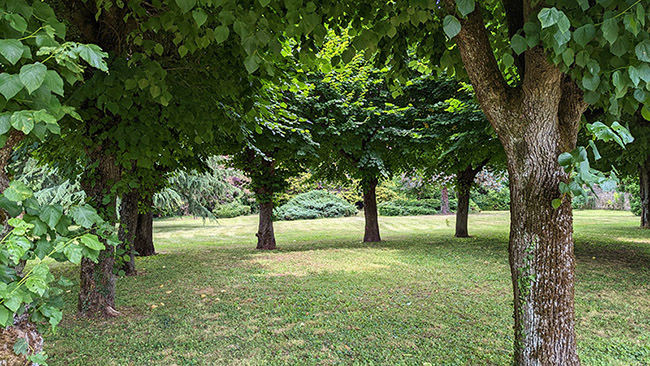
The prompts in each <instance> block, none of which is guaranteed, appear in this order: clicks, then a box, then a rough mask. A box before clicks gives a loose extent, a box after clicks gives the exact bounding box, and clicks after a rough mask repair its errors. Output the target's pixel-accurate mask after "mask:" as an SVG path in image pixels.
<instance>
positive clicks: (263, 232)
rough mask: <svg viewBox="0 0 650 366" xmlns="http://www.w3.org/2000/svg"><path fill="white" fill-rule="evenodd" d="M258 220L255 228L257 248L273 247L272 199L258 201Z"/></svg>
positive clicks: (267, 248)
mask: <svg viewBox="0 0 650 366" xmlns="http://www.w3.org/2000/svg"><path fill="white" fill-rule="evenodd" d="M259 218H260V221H259V226H258V229H257V234H256V235H257V249H262V250H272V249H275V248H276V246H275V234H274V233H273V201H269V202H262V203H260V215H259Z"/></svg>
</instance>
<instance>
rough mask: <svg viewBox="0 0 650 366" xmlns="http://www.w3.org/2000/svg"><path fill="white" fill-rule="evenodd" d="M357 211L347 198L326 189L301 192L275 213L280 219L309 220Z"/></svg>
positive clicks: (347, 214)
mask: <svg viewBox="0 0 650 366" xmlns="http://www.w3.org/2000/svg"><path fill="white" fill-rule="evenodd" d="M356 213H357V208H356V207H354V205H352V204H351V203H349V202H347V201H346V200H344V199H342V198H340V197H338V196H336V195H335V194H333V193H330V192H328V191H326V190H322V189H319V190H313V191H309V192H306V193H301V194H299V195H297V196H295V197H293V198H291V199H290V200H289V201H288V202H287V203H285V204H284V205H282V206H280V207H278V208H277V209H276V210H275V212H274V215H275V217H276V218H277V219H279V220H307V219H320V218H327V217H347V216H352V215H355V214H356Z"/></svg>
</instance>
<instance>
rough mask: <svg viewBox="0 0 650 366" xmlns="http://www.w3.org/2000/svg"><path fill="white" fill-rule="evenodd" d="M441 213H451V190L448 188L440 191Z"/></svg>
mask: <svg viewBox="0 0 650 366" xmlns="http://www.w3.org/2000/svg"><path fill="white" fill-rule="evenodd" d="M440 213H441V214H443V215H449V214H450V213H451V211H450V210H449V190H448V189H447V187H446V186H445V187H442V189H441V190H440Z"/></svg>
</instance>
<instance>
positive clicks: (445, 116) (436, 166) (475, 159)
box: [397, 75, 505, 237]
mask: <svg viewBox="0 0 650 366" xmlns="http://www.w3.org/2000/svg"><path fill="white" fill-rule="evenodd" d="M397 103H399V105H408V106H410V107H411V108H412V109H413V112H414V115H415V119H416V121H417V122H419V123H421V124H422V125H423V126H424V127H425V128H426V130H425V132H423V133H424V134H425V135H426V139H427V141H428V143H429V144H430V146H429V148H428V149H427V150H425V151H423V154H425V155H426V156H427V158H426V159H425V166H424V169H425V171H427V173H428V174H429V175H432V174H448V175H454V177H455V179H454V184H455V188H456V195H457V208H456V234H455V235H456V236H457V237H467V236H468V235H469V234H468V230H467V216H468V213H469V210H470V190H471V188H472V186H473V185H474V179H475V177H476V175H477V174H478V173H479V172H480V171H481V170H482V169H483V168H484V167H486V166H490V167H491V168H492V169H503V168H504V167H505V154H504V151H503V148H502V147H501V144H500V142H499V140H498V138H497V137H496V134H495V133H494V130H493V128H492V126H491V125H490V123H489V122H488V121H487V119H486V118H485V115H484V114H483V112H482V111H481V110H480V107H479V106H478V105H477V104H476V103H475V101H474V97H473V93H472V90H471V86H468V85H465V84H462V83H459V82H457V81H455V80H452V79H447V78H437V77H433V76H431V75H429V76H425V77H420V78H417V79H414V80H411V81H410V82H409V83H408V84H407V86H405V87H404V89H403V94H401V95H400V96H399V97H397Z"/></svg>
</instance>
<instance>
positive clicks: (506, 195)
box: [471, 187, 510, 211]
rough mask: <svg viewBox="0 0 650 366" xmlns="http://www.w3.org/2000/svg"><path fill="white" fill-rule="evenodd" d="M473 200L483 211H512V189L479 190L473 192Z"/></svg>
mask: <svg viewBox="0 0 650 366" xmlns="http://www.w3.org/2000/svg"><path fill="white" fill-rule="evenodd" d="M471 197H472V200H473V201H474V202H475V203H476V204H477V205H478V207H479V208H480V209H481V210H483V211H506V210H509V209H510V189H508V187H504V188H502V189H501V190H496V189H478V190H474V191H472V194H471Z"/></svg>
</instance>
